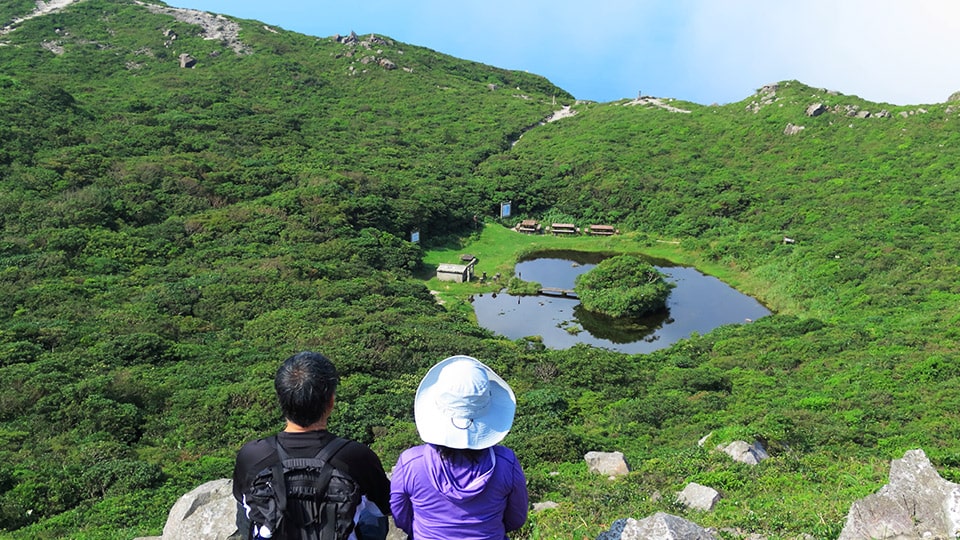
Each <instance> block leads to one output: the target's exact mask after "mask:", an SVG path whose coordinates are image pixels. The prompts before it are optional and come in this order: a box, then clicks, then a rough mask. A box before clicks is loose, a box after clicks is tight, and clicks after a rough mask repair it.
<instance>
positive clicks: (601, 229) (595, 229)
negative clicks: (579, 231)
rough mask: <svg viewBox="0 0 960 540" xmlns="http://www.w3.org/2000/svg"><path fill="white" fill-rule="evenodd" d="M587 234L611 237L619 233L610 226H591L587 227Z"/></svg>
mask: <svg viewBox="0 0 960 540" xmlns="http://www.w3.org/2000/svg"><path fill="white" fill-rule="evenodd" d="M587 232H588V233H590V234H594V235H598V236H612V235H614V234H617V233H618V232H620V231H618V230H616V229H614V228H613V226H612V225H591V226H589V227H587Z"/></svg>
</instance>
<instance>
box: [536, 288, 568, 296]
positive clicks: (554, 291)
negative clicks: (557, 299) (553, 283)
mask: <svg viewBox="0 0 960 540" xmlns="http://www.w3.org/2000/svg"><path fill="white" fill-rule="evenodd" d="M540 294H549V295H551V296H571V297H573V298H576V297H577V293H576V291H574V290H573V289H561V288H559V287H544V288H542V289H540Z"/></svg>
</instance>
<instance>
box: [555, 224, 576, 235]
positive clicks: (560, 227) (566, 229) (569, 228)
mask: <svg viewBox="0 0 960 540" xmlns="http://www.w3.org/2000/svg"><path fill="white" fill-rule="evenodd" d="M550 232H552V233H553V234H554V235H558V234H580V229H578V228H577V226H576V225H574V224H573V223H554V224H552V225H550Z"/></svg>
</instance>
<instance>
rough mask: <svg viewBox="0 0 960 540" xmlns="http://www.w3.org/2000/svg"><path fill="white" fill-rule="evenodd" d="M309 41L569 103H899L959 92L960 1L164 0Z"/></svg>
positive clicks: (937, 100)
mask: <svg viewBox="0 0 960 540" xmlns="http://www.w3.org/2000/svg"><path fill="white" fill-rule="evenodd" d="M167 4H168V5H171V6H174V7H184V8H191V9H200V10H204V11H210V12H214V13H222V14H224V15H231V16H235V17H239V18H243V19H256V20H259V21H263V22H265V23H267V24H270V25H273V26H278V27H281V28H284V29H286V30H293V31H296V32H301V33H304V34H309V35H313V36H320V37H326V36H332V35H334V34H347V33H349V32H350V31H356V32H357V34H360V35H365V34H371V33H375V34H380V35H385V36H388V37H391V38H393V39H395V40H398V41H401V42H404V43H408V44H411V45H419V46H423V47H429V48H431V49H434V50H436V51H439V52H442V53H446V54H449V55H452V56H456V57H459V58H463V59H467V60H473V61H477V62H482V63H484V64H490V65H493V66H497V67H502V68H507V69H519V70H525V71H529V72H531V73H536V74H539V75H543V76H545V77H547V78H548V79H550V81H551V82H553V83H554V84H556V85H557V86H560V87H561V88H563V89H565V90H567V91H568V92H570V93H571V94H573V95H574V96H575V97H577V98H578V99H589V100H595V101H613V100H616V99H621V98H633V97H636V96H637V94H638V93H639V92H643V94H645V95H653V96H659V97H672V98H678V99H684V100H688V101H693V102H696V103H701V104H705V105H707V104H711V103H721V104H723V103H730V102H735V101H740V100H742V99H745V98H747V97H749V96H750V95H751V94H753V92H754V91H755V90H756V89H757V88H759V87H761V86H763V85H765V84H768V83H773V82H778V81H782V80H788V79H796V80H799V81H801V82H803V83H806V84H809V85H811V86H815V87H823V88H828V89H830V90H836V91H838V92H841V93H844V94H855V95H858V96H860V97H863V98H865V99H869V100H871V101H876V102H880V103H892V104H897V105H916V104H928V103H941V102H943V101H946V99H947V97H948V96H950V94H952V93H954V92H956V91H960V54H958V53H960V2H958V1H957V0H910V1H907V0H592V1H583V0H550V1H546V0H512V1H510V0H484V1H483V2H477V1H471V0H467V1H465V2H459V3H458V2H450V1H449V0H392V1H386V0H368V1H364V2H348V1H342V0H341V1H337V2H331V1H329V0H169V1H167Z"/></svg>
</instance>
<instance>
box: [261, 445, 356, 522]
mask: <svg viewBox="0 0 960 540" xmlns="http://www.w3.org/2000/svg"><path fill="white" fill-rule="evenodd" d="M266 440H267V441H269V442H270V444H272V445H273V447H274V448H276V451H277V455H278V456H279V460H278V461H277V462H276V463H275V464H274V465H272V466H271V467H268V468H266V469H264V470H262V471H260V473H259V474H258V475H257V477H256V479H255V480H254V481H253V489H252V490H251V492H250V493H249V494H247V497H246V503H247V505H248V506H249V507H250V512H249V516H250V521H251V523H252V525H254V526H262V525H265V526H267V527H268V528H269V529H270V531H272V533H273V534H272V538H273V539H274V540H345V539H346V538H347V537H348V536H349V535H350V532H351V531H352V530H353V527H354V523H353V517H354V514H355V512H356V509H357V505H358V504H359V503H360V486H359V485H357V483H356V482H355V481H354V480H353V478H351V477H350V476H349V475H347V474H346V473H344V472H342V471H340V470H338V469H336V468H335V467H334V466H333V465H331V464H330V458H332V457H333V455H334V454H336V453H337V451H339V450H340V449H341V448H343V446H344V445H346V444H347V440H346V439H341V438H339V437H335V438H334V439H333V440H332V441H330V442H329V443H327V445H326V446H324V447H323V448H322V449H321V450H320V452H318V453H317V455H316V456H315V457H312V458H293V457H290V454H288V453H287V451H286V450H284V448H283V446H281V445H280V442H279V441H278V440H277V438H276V437H269V438H267V439H266ZM254 532H255V530H254ZM250 537H251V538H260V536H257V535H255V534H253V532H251V535H250Z"/></svg>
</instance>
